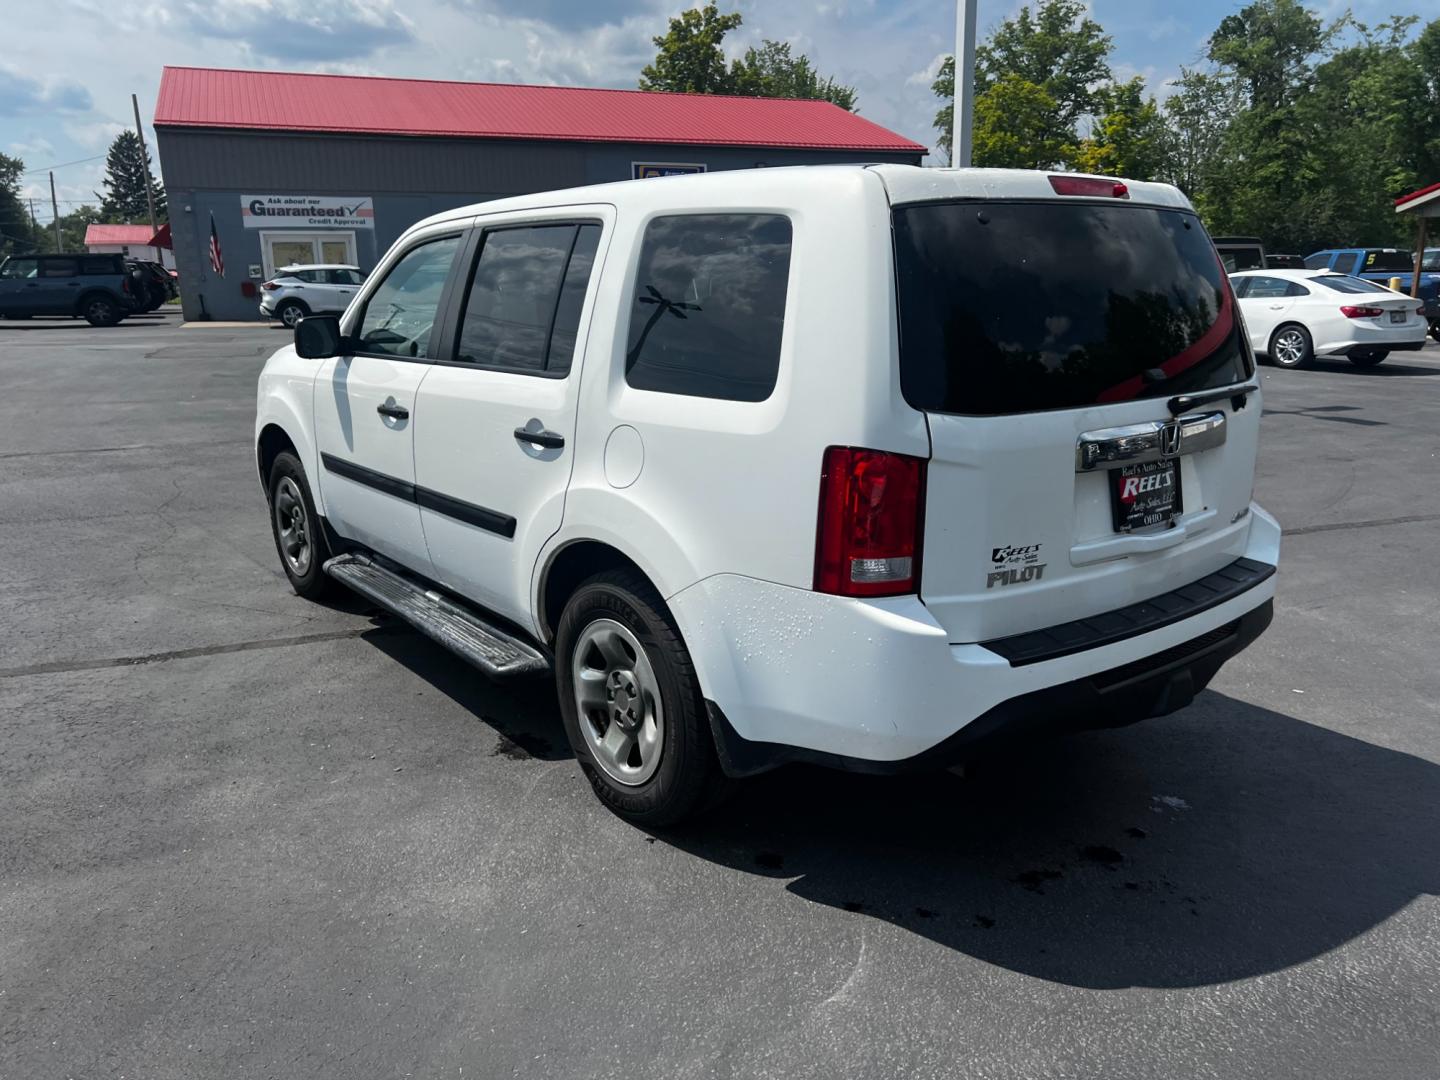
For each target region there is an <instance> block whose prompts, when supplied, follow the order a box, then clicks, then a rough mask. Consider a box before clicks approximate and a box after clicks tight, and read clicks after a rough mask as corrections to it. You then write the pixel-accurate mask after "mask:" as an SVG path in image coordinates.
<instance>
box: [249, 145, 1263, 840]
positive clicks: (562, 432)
mask: <svg viewBox="0 0 1440 1080" xmlns="http://www.w3.org/2000/svg"><path fill="white" fill-rule="evenodd" d="M1260 412H1261V409H1260V392H1259V387H1258V385H1257V384H1256V382H1255V381H1254V357H1253V355H1252V353H1251V350H1250V346H1249V343H1248V339H1247V336H1246V333H1245V330H1244V327H1243V325H1242V322H1241V318H1240V316H1239V313H1238V311H1237V308H1236V303H1235V300H1234V297H1233V295H1232V293H1231V290H1230V285H1229V282H1228V281H1227V280H1226V277H1225V273H1224V271H1223V269H1222V266H1221V263H1220V260H1219V258H1218V257H1217V255H1216V252H1215V249H1214V246H1213V245H1212V244H1211V242H1210V239H1209V237H1208V236H1207V235H1206V233H1205V230H1204V228H1203V227H1202V226H1201V224H1200V221H1199V219H1198V218H1197V217H1196V216H1195V212H1194V210H1193V209H1192V208H1191V206H1190V204H1189V203H1188V202H1187V201H1186V199H1185V197H1184V196H1183V195H1182V194H1181V193H1180V192H1179V191H1177V190H1176V189H1175V188H1173V187H1169V186H1167V185H1163V184H1148V183H1128V182H1122V181H1118V180H1114V179H1106V178H1100V177H1087V176H1074V175H1047V174H1045V173H1041V172H1018V171H1000V170H958V171H942V170H937V169H919V168H914V167H907V166H899V165H877V166H872V167H865V166H835V167H830V166H826V167H809V168H794V169H765V170H756V171H747V172H725V173H717V174H711V175H702V176H693V177H674V178H665V179H656V180H646V181H639V182H634V181H632V182H628V183H622V184H611V185H606V186H602V187H591V188H581V189H576V190H571V191H553V192H545V193H542V194H537V195H529V196H524V197H520V198H512V199H503V200H499V201H496V202H489V203H482V204H479V205H476V206H471V207H468V208H465V209H461V210H452V211H448V212H446V213H444V214H440V215H438V216H436V217H432V218H429V219H427V220H425V221H422V222H420V223H419V224H418V225H416V226H414V227H413V228H412V229H410V230H409V231H408V232H406V233H405V235H404V236H402V237H401V238H400V240H399V241H398V242H397V243H396V244H395V246H394V247H393V248H392V249H391V250H390V252H389V253H388V254H387V255H386V256H385V258H384V260H383V261H382V262H381V264H380V265H379V267H378V268H377V269H376V270H375V272H374V273H373V274H372V275H371V276H370V278H369V280H368V281H367V282H366V284H365V285H364V286H363V287H362V288H361V289H360V291H359V293H358V295H357V296H356V297H355V299H354V301H353V302H352V303H351V304H350V307H349V309H348V310H347V311H346V312H345V314H344V316H343V317H340V318H336V317H334V316H313V317H310V318H306V319H304V320H302V321H301V322H300V323H299V325H298V326H297V328H296V336H295V344H294V346H293V347H286V348H283V349H281V350H280V351H279V352H277V353H276V354H275V355H274V356H272V357H271V358H270V360H269V362H268V363H267V364H266V366H265V370H264V372H263V373H262V375H261V377H260V385H259V400H258V413H259V415H258V417H257V420H256V429H255V431H256V446H257V455H258V464H259V469H260V478H261V481H262V483H263V485H264V488H265V492H266V496H267V498H268V499H269V503H270V508H271V521H272V525H273V527H274V533H275V541H276V546H277V548H278V551H279V555H280V558H281V562H282V565H283V567H284V570H285V573H286V574H287V575H288V577H289V579H290V581H291V583H292V584H293V585H294V587H295V589H296V591H297V592H299V593H300V594H301V595H302V596H307V597H314V596H317V595H319V594H320V593H321V592H322V591H323V590H324V589H325V588H326V587H327V586H328V585H331V584H332V583H336V582H338V583H340V584H343V585H345V586H348V587H349V588H350V589H353V590H355V591H356V592H359V593H361V594H363V595H364V596H365V597H367V598H369V599H370V600H371V601H372V602H374V603H375V604H377V605H379V606H380V607H382V608H385V609H387V610H389V611H391V612H393V613H394V614H395V615H397V616H399V617H400V618H402V619H405V620H407V621H409V622H410V623H412V624H413V625H414V626H415V627H416V628H417V629H419V630H420V631H422V632H423V633H425V634H427V635H429V636H430V637H432V638H434V639H435V640H436V641H438V642H439V643H441V644H442V645H444V646H446V647H447V648H450V649H452V650H454V651H455V652H456V653H458V654H459V655H461V656H462V657H464V658H466V659H467V660H469V661H470V662H472V663H473V664H474V665H475V666H476V667H477V668H479V669H480V671H482V672H484V673H485V674H486V675H489V676H492V677H501V676H511V675H520V674H525V673H537V672H546V671H550V670H551V669H552V668H553V670H554V673H555V677H556V681H557V683H558V687H559V697H560V710H561V713H562V715H563V718H564V724H565V729H566V734H567V735H568V737H569V740H570V743H571V745H572V746H573V748H574V751H575V754H576V756H577V757H578V759H579V761H580V762H581V764H582V765H583V767H584V770H585V772H586V774H587V775H588V777H589V779H590V781H591V783H592V785H593V786H594V789H595V791H596V793H597V794H598V795H599V797H600V798H601V799H602V800H603V801H604V802H605V803H606V805H608V806H609V807H611V808H612V809H613V810H615V811H616V812H617V813H619V814H621V815H624V816H625V817H628V818H630V819H632V820H635V821H638V822H643V823H645V824H647V825H661V824H665V823H669V822H675V821H678V820H679V819H681V818H682V817H684V816H685V815H687V814H689V813H691V812H693V811H695V810H697V809H699V808H701V807H703V806H705V805H707V804H709V803H710V802H712V801H713V800H714V799H715V797H716V796H717V794H718V792H719V791H720V790H721V789H722V788H723V787H724V786H725V783H726V781H727V780H728V779H730V778H734V777H743V776H748V775H752V774H755V773H758V772H761V771H763V770H766V769H770V768H773V767H775V766H776V765H779V764H782V763H784V762H789V761H811V762H820V763H823V764H829V765H834V766H838V767H841V768H846V769H854V770H859V771H864V772H893V771H898V770H903V769H913V768H917V767H921V768H939V767H943V766H946V765H948V764H951V763H953V762H955V761H957V760H961V759H963V758H965V757H966V756H968V755H971V754H973V753H975V752H977V751H978V750H979V749H980V748H982V747H985V746H987V745H989V744H992V743H994V742H996V741H999V740H1003V739H1013V738H1015V737H1017V736H1021V737H1027V736H1033V735H1034V734H1036V733H1037V732H1041V731H1045V732H1049V731H1064V730H1074V729H1079V728H1091V727H1109V726H1116V725H1121V724H1127V723H1130V722H1132V721H1136V720H1140V719H1143V718H1145V717H1151V716H1158V715H1162V714H1164V713H1168V712H1171V711H1173V710H1175V709H1178V708H1181V707H1182V706H1184V705H1186V704H1187V703H1188V702H1189V701H1190V700H1191V699H1192V698H1193V697H1194V696H1195V694H1196V693H1197V692H1198V691H1199V690H1200V689H1201V688H1203V687H1204V686H1205V685H1206V684H1207V683H1208V682H1209V681H1210V679H1211V678H1212V677H1213V676H1214V675H1215V673H1216V671H1217V670H1219V668H1220V666H1221V665H1222V664H1223V663H1224V662H1225V661H1226V660H1227V659H1229V658H1230V657H1231V656H1233V655H1234V654H1235V653H1236V652H1238V651H1239V650H1240V649H1242V648H1244V647H1245V646H1246V645H1248V644H1249V643H1250V642H1251V641H1253V640H1254V639H1255V638H1256V637H1257V636H1258V635H1259V634H1260V633H1261V632H1262V631H1263V630H1264V629H1265V627H1266V625H1267V624H1268V623H1269V621H1270V617H1271V600H1272V597H1273V595H1274V590H1275V577H1274V574H1275V567H1276V563H1277V560H1278V557H1279V546H1280V529H1279V527H1278V525H1277V524H1276V522H1275V520H1274V519H1273V518H1271V517H1270V516H1269V515H1268V514H1266V513H1265V512H1264V511H1263V510H1261V509H1260V507H1259V506H1257V505H1256V504H1255V503H1253V502H1252V501H1251V489H1252V480H1253V474H1254V467H1255V453H1256V436H1257V432H1258V430H1259V427H1260Z"/></svg>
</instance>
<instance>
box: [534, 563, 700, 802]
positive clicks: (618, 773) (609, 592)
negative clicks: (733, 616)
mask: <svg viewBox="0 0 1440 1080" xmlns="http://www.w3.org/2000/svg"><path fill="white" fill-rule="evenodd" d="M555 658H556V669H557V679H556V681H557V683H558V688H559V693H560V713H561V716H562V717H563V718H564V722H565V734H566V735H567V736H568V738H569V740H570V745H571V747H572V748H573V749H574V751H575V755H576V757H577V758H578V759H579V760H580V762H581V766H582V768H583V769H584V770H585V775H586V777H587V778H588V779H589V781H590V786H591V787H592V788H593V789H594V790H595V794H596V796H598V797H599V799H600V801H601V802H602V803H604V804H605V805H606V806H607V807H609V808H610V810H611V811H613V812H614V813H615V814H617V815H619V816H620V817H622V818H625V819H626V820H627V821H631V822H634V823H635V824H637V825H640V826H642V827H647V828H659V827H662V826H666V825H673V824H675V823H677V822H679V821H682V820H683V819H685V818H686V817H689V816H691V815H692V814H694V813H696V812H697V811H700V810H703V809H707V808H708V807H709V806H712V805H714V803H715V802H717V801H718V800H719V798H720V796H721V795H722V794H723V792H724V790H725V788H726V786H727V783H726V779H725V776H724V774H723V773H722V772H721V771H720V762H719V760H718V759H717V757H716V755H715V744H714V741H713V739H712V738H711V735H710V725H709V721H708V719H707V716H706V711H705V701H704V698H703V697H702V696H701V693H700V680H699V679H698V677H697V676H696V674H695V667H694V665H693V664H692V662H691V660H690V652H689V650H688V649H686V648H685V643H684V641H682V640H681V638H680V632H679V630H678V629H677V628H676V626H675V623H674V620H673V619H672V618H671V617H670V613H669V611H667V610H666V608H665V603H664V601H662V600H661V599H660V596H659V595H658V594H657V593H656V592H655V590H654V588H653V587H651V585H650V584H649V582H647V581H646V580H645V579H644V578H642V577H640V576H639V575H638V574H635V573H634V572H631V571H610V572H607V573H603V574H599V575H596V576H595V577H593V578H591V579H590V580H589V581H587V582H585V584H583V585H581V586H580V588H579V589H578V590H576V592H575V595H574V596H572V597H571V598H570V600H569V602H568V603H567V604H566V605H565V610H564V613H563V614H562V615H561V617H560V622H559V626H558V627H557V629H556V635H555Z"/></svg>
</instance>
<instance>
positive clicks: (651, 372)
mask: <svg viewBox="0 0 1440 1080" xmlns="http://www.w3.org/2000/svg"><path fill="white" fill-rule="evenodd" d="M789 280H790V219H789V218H787V217H784V216H782V215H779V214H687V215H683V216H676V217H660V218H656V219H654V220H653V221H651V222H650V224H649V225H648V226H647V227H646V229H645V242H644V245H643V246H642V247H641V249H640V267H639V272H638V275H637V277H636V279H635V295H634V297H633V298H632V300H631V305H630V335H629V343H628V346H627V349H626V355H625V380H626V381H627V382H628V383H629V384H630V385H631V386H633V387H635V388H636V389H637V390H657V391H660V392H661V393H666V394H689V395H691V396H693V397H706V398H724V399H728V400H730V401H764V400H765V399H766V398H768V397H769V396H770V394H771V392H772V391H774V389H775V380H776V377H777V373H778V372H779V368H780V338H781V331H782V328H783V326H784V323H785V293H786V289H787V287H788V283H789Z"/></svg>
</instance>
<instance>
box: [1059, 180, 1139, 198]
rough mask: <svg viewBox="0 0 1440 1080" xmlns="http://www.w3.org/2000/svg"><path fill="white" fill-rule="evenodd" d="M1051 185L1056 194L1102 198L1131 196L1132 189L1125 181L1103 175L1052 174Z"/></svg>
mask: <svg viewBox="0 0 1440 1080" xmlns="http://www.w3.org/2000/svg"><path fill="white" fill-rule="evenodd" d="M1050 186H1051V187H1052V188H1053V189H1054V191H1055V194H1056V195H1089V196H1090V197H1091V198H1100V199H1128V198H1129V197H1130V189H1129V188H1128V187H1126V186H1125V185H1124V183H1122V182H1121V181H1119V180H1110V179H1108V178H1106V177H1103V176H1052V177H1050Z"/></svg>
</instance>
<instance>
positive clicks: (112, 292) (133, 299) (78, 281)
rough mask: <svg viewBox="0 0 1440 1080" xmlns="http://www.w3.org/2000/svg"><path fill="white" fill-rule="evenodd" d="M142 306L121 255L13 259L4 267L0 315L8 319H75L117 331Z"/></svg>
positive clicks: (0, 275) (0, 277) (0, 281)
mask: <svg viewBox="0 0 1440 1080" xmlns="http://www.w3.org/2000/svg"><path fill="white" fill-rule="evenodd" d="M140 307H141V299H140V297H139V296H138V295H137V284H136V280H135V277H134V276H133V275H132V273H131V270H130V267H129V266H127V265H126V264H125V257H124V256H123V255H11V256H9V257H8V258H7V259H6V260H5V261H4V263H0V315H3V316H4V317H5V318H7V319H29V318H32V317H33V316H36V315H42V316H43V315H51V316H66V315H71V316H77V317H79V318H82V319H84V320H85V321H86V322H88V323H89V324H90V325H91V326H114V325H115V324H116V323H118V322H119V321H120V320H121V319H123V318H125V316H127V315H130V314H132V313H133V312H135V311H137V310H140Z"/></svg>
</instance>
